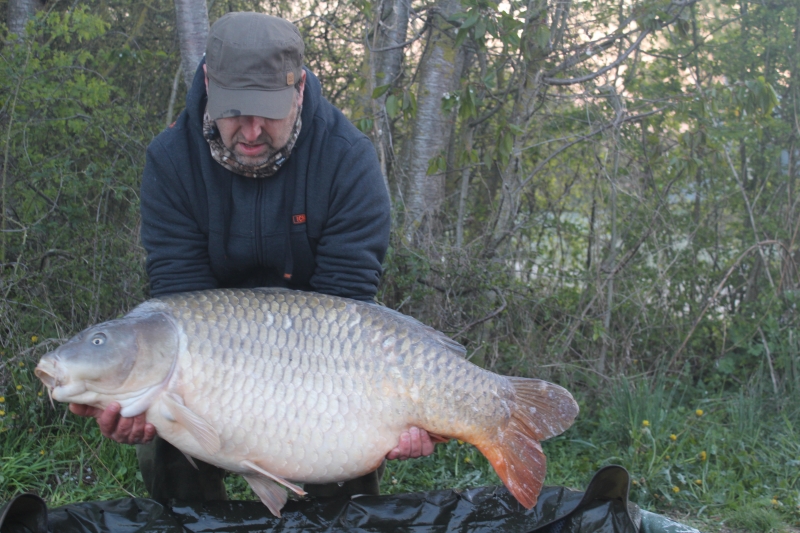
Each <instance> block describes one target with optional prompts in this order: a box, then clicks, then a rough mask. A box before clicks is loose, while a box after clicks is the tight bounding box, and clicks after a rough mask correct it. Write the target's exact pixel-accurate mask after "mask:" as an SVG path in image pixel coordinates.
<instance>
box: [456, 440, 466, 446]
mask: <svg viewBox="0 0 800 533" xmlns="http://www.w3.org/2000/svg"><path fill="white" fill-rule="evenodd" d="M456 442H457V443H458V445H459V446H461V445H462V444H464V441H463V440H461V439H456Z"/></svg>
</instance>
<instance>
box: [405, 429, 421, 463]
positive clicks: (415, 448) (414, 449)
mask: <svg viewBox="0 0 800 533" xmlns="http://www.w3.org/2000/svg"><path fill="white" fill-rule="evenodd" d="M408 432H409V433H410V436H411V449H410V450H409V451H408V456H409V457H419V455H420V452H422V442H421V441H420V438H419V428H417V427H412V428H411V429H409V430H408Z"/></svg>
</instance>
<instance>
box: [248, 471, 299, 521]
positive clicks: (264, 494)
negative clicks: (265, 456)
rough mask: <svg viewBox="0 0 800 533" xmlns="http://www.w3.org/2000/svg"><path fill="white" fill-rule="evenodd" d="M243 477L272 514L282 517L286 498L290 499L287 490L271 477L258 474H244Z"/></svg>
mask: <svg viewBox="0 0 800 533" xmlns="http://www.w3.org/2000/svg"><path fill="white" fill-rule="evenodd" d="M242 477H243V478H244V479H245V481H247V484H248V485H250V488H251V489H253V492H255V493H256V495H257V496H258V498H259V499H260V500H261V503H263V504H264V505H266V506H267V509H269V511H270V512H271V513H272V514H274V515H275V516H277V517H278V518H280V517H281V509H283V506H284V505H286V500H288V499H289V498H288V496H287V495H286V491H285V490H284V489H283V488H282V487H281V486H280V485H278V484H277V483H275V482H274V481H272V480H271V479H267V478H265V477H264V476H261V475H258V474H253V475H244V476H242Z"/></svg>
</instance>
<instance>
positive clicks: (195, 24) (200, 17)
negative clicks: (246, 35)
mask: <svg viewBox="0 0 800 533" xmlns="http://www.w3.org/2000/svg"><path fill="white" fill-rule="evenodd" d="M175 21H176V25H177V27H178V41H179V42H180V45H181V69H182V70H183V81H184V83H186V87H187V89H188V88H190V87H191V86H192V79H194V73H195V71H196V70H197V65H198V64H200V60H201V59H202V58H203V54H204V53H205V51H206V39H207V38H208V7H207V5H206V0H175Z"/></svg>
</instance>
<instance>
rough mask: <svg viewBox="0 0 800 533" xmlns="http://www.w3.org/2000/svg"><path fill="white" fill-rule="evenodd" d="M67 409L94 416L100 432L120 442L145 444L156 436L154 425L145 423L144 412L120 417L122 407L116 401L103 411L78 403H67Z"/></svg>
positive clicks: (80, 414)
mask: <svg viewBox="0 0 800 533" xmlns="http://www.w3.org/2000/svg"><path fill="white" fill-rule="evenodd" d="M69 410H70V411H72V412H73V413H75V414H76V415H78V416H93V417H95V418H96V419H97V425H98V426H100V433H102V434H103V436H105V437H108V438H109V439H111V440H115V441H117V442H119V443H121V444H147V443H148V442H150V441H151V440H153V437H155V436H156V428H155V426H153V424H148V423H147V421H146V420H145V414H144V413H142V414H140V415H137V416H134V417H133V418H125V417H122V416H120V414H119V412H120V410H122V407H120V405H119V404H118V403H117V402H113V403H112V404H110V405H109V406H108V407H106V409H105V411H104V410H102V409H98V408H97V407H92V406H90V405H81V404H78V403H71V404H69Z"/></svg>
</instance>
